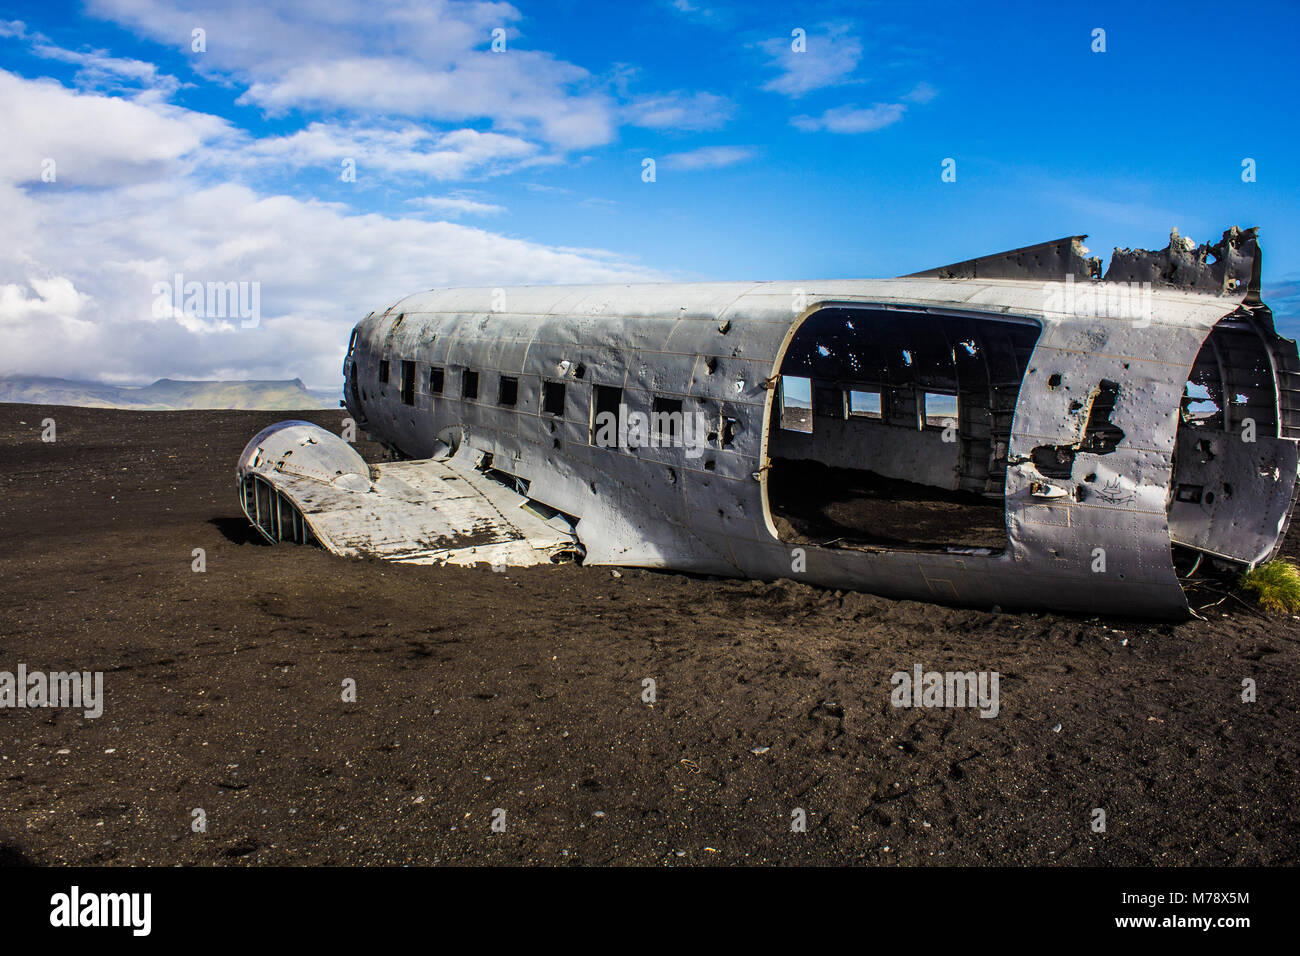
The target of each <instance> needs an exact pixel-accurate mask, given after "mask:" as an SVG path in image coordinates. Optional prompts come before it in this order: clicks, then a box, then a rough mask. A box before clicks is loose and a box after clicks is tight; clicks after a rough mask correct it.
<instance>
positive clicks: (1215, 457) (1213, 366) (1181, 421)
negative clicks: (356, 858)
mask: <svg viewBox="0 0 1300 956" xmlns="http://www.w3.org/2000/svg"><path fill="white" fill-rule="evenodd" d="M1283 344H1284V340H1282V339H1279V338H1278V337H1277V336H1276V334H1274V333H1273V332H1272V330H1271V322H1269V323H1264V322H1262V321H1259V320H1257V319H1256V318H1254V317H1253V316H1252V313H1251V311H1250V310H1249V309H1248V308H1247V307H1245V306H1243V307H1242V308H1240V309H1238V310H1237V311H1236V312H1233V313H1232V314H1230V315H1228V316H1226V317H1224V318H1223V319H1221V320H1220V321H1219V322H1218V323H1217V324H1216V325H1215V327H1214V328H1213V329H1212V330H1211V332H1210V334H1209V335H1208V336H1207V337H1206V339H1205V341H1204V343H1203V344H1202V345H1201V350H1200V352H1199V353H1198V355H1197V356H1196V362H1195V363H1194V364H1193V366H1192V370H1191V374H1190V375H1189V376H1188V381H1187V385H1186V387H1185V390H1184V393H1183V399H1182V402H1181V406H1180V408H1179V417H1178V432H1177V437H1176V439H1175V442H1174V452H1173V477H1172V480H1171V482H1170V487H1169V499H1168V508H1169V536H1170V539H1171V540H1172V541H1173V543H1174V545H1175V546H1176V548H1175V559H1176V560H1177V561H1178V564H1179V566H1180V569H1181V567H1182V565H1183V564H1184V563H1186V561H1187V560H1188V556H1187V555H1186V554H1184V553H1180V550H1179V549H1190V550H1191V551H1192V552H1203V553H1206V554H1210V555H1214V556H1216V557H1220V558H1228V559H1231V560H1233V561H1237V562H1240V563H1241V564H1246V565H1250V564H1255V563H1257V562H1259V561H1262V560H1265V559H1267V558H1268V557H1270V556H1271V555H1273V554H1274V553H1276V550H1277V549H1278V548H1279V547H1280V545H1281V542H1282V537H1283V535H1284V534H1285V531H1286V527H1287V524H1288V522H1289V514H1290V510H1291V504H1292V501H1293V498H1294V494H1295V469H1296V465H1295V462H1296V454H1295V437H1296V429H1295V428H1294V426H1293V425H1290V424H1288V423H1289V422H1293V421H1294V420H1295V417H1296V415H1295V406H1296V404H1297V397H1296V392H1295V391H1294V390H1289V389H1288V390H1279V388H1278V378H1279V375H1280V374H1285V375H1290V376H1291V377H1295V376H1294V374H1293V373H1291V372H1289V370H1287V369H1285V368H1284V369H1283V370H1282V371H1281V372H1280V371H1279V370H1278V369H1277V368H1275V364H1276V363H1278V362H1286V357H1287V352H1286V351H1283V350H1281V349H1280V346H1281V345H1283ZM1285 344H1286V345H1287V346H1289V354H1290V355H1291V356H1292V358H1291V363H1292V364H1293V363H1294V348H1295V347H1294V345H1291V344H1290V343H1285ZM1279 418H1280V419H1281V422H1282V424H1281V426H1280V425H1279ZM1191 560H1192V561H1193V562H1194V561H1195V559H1194V557H1193V558H1191Z"/></svg>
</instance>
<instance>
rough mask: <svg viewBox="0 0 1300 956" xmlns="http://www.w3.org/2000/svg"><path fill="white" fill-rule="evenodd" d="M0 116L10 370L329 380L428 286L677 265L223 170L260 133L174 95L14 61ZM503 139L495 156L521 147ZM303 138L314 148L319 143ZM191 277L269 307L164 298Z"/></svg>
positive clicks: (2, 281) (6, 366)
mask: <svg viewBox="0 0 1300 956" xmlns="http://www.w3.org/2000/svg"><path fill="white" fill-rule="evenodd" d="M0 118H2V119H0V124H2V125H3V136H4V141H5V143H6V147H7V148H6V149H5V150H4V151H0V215H3V216H4V218H5V222H6V229H5V230H2V231H0V330H2V334H3V336H4V341H5V350H4V354H3V356H0V374H14V373H19V372H22V373H28V374H45V375H58V376H63V377H71V378H94V379H101V380H105V381H113V382H139V381H142V380H149V379H152V378H156V377H159V376H170V377H175V378H292V377H294V376H298V377H301V378H302V379H304V380H305V381H307V382H308V383H309V384H311V385H313V386H329V385H331V384H333V383H335V382H336V381H338V379H339V376H340V366H341V361H342V353H343V348H344V346H345V344H346V340H347V330H348V328H349V327H350V326H351V325H352V324H353V323H354V322H356V321H357V320H358V319H359V318H361V317H362V316H364V315H365V314H366V313H367V312H369V311H371V310H372V309H375V308H383V307H386V306H387V305H389V304H391V303H392V302H393V301H394V300H395V299H397V298H398V297H400V296H402V295H404V294H407V293H410V292H412V291H414V290H417V289H422V288H430V287H434V286H451V285H484V286H501V285H511V284H520V283H548V282H623V281H647V280H653V279H657V278H662V277H661V276H659V275H658V274H657V273H655V272H653V271H652V270H649V269H646V268H643V267H641V266H638V265H637V264H635V263H631V262H628V261H626V260H625V259H622V258H620V257H618V256H616V255H614V254H612V253H607V252H603V251H591V250H568V249H560V248H554V247H548V246H545V245H542V244H539V243H536V242H530V241H528V240H526V239H518V238H509V237H505V236H502V235H499V234H496V233H492V232H489V231H486V230H483V229H478V228H473V227H470V226H466V225H461V224H458V223H452V222H445V221H438V222H431V221H426V220H423V219H416V218H399V217H393V216H389V215H380V214H377V213H359V212H356V211H353V210H351V209H349V208H347V207H346V206H344V205H341V204H338V203H328V202H321V201H318V200H310V199H302V198H296V197H292V196H287V195H275V194H264V193H260V192H258V191H256V190H255V189H253V188H251V187H250V186H248V185H246V184H242V183H236V182H229V181H219V180H218V178H217V176H218V174H219V172H220V164H219V163H212V162H208V161H207V160H206V159H205V157H210V156H219V157H220V156H224V155H226V151H227V150H228V149H229V148H230V142H229V141H230V139H231V138H232V137H234V138H236V139H238V137H239V136H244V137H245V138H246V137H247V134H240V133H237V132H235V131H232V130H231V128H230V127H229V125H228V124H227V123H226V122H225V121H224V120H221V119H219V118H217V117H213V116H208V115H206V114H202V113H196V112H193V111H188V110H185V109H183V108H180V107H177V106H173V105H169V104H166V103H162V102H157V101H149V100H143V99H136V100H130V99H124V98H121V97H109V96H103V95H99V94H97V93H90V92H83V91H77V90H72V89H68V88H66V87H63V86H61V85H60V84H58V83H55V82H53V81H49V80H28V79H24V78H22V77H18V76H15V75H13V74H11V73H7V72H4V71H0ZM318 132H319V131H318ZM333 132H337V131H333ZM398 132H399V133H400V131H398ZM461 132H462V133H466V132H468V133H472V132H474V131H461ZM321 135H322V136H323V137H324V138H323V139H322V140H321V142H323V143H325V144H327V145H328V146H329V148H330V149H332V148H333V147H334V146H335V145H337V144H336V143H334V142H333V141H332V140H330V139H329V132H328V131H327V132H325V133H323V134H321ZM340 135H341V134H340ZM352 135H353V136H354V137H355V138H356V139H357V140H358V141H360V142H362V143H363V144H364V143H366V142H369V143H371V144H372V145H373V143H374V141H375V140H374V138H373V137H372V138H371V139H370V140H366V138H365V136H364V135H362V134H361V133H358V132H357V131H356V130H352ZM452 135H453V139H452V140H451V142H450V143H448V142H447V141H446V139H445V137H444V138H443V139H440V140H439V141H438V143H437V146H438V147H439V148H442V149H445V150H449V151H451V152H456V151H457V150H459V151H460V152H462V153H463V152H466V151H469V152H472V151H473V149H474V148H476V144H481V143H482V142H483V140H482V139H481V137H485V136H490V135H495V134H478V137H477V138H476V137H472V136H462V137H459V138H455V136H454V134H452ZM379 142H380V143H381V144H383V143H384V141H383V140H382V137H380V139H379ZM486 142H487V143H488V146H487V147H486V153H485V154H484V155H486V156H489V157H492V156H497V155H499V153H500V152H501V151H502V150H504V152H505V153H506V154H509V152H510V147H509V146H508V145H506V144H502V143H500V142H497V141H496V140H491V139H489V140H487V141H486ZM244 145H246V146H249V147H250V148H251V149H252V151H253V153H255V154H258V155H264V156H271V155H276V151H277V149H284V144H283V143H277V142H276V141H275V140H271V141H269V142H268V143H267V144H262V145H259V143H258V142H257V141H256V140H253V141H251V142H249V141H247V139H246V140H245V141H244ZM387 145H388V146H390V147H393V148H394V150H395V149H396V147H395V146H394V144H393V143H391V142H390V143H387ZM300 146H301V148H302V149H304V150H306V151H307V152H310V144H309V143H300ZM321 148H324V147H321ZM259 150H260V151H261V152H260V153H259ZM288 152H292V150H289V151H288ZM288 152H286V153H285V155H288ZM435 152H436V150H435ZM374 155H381V154H380V153H375V154H374ZM520 155H521V156H522V155H523V151H522V150H521V151H520ZM43 157H53V158H55V159H56V160H57V169H58V176H57V180H56V181H55V182H45V181H43V180H42V179H41V177H40V170H41V159H42V158H43ZM524 158H526V157H524ZM70 186H83V187H93V188H89V189H86V188H68V187H70ZM453 198H454V197H453ZM485 205H486V204H485ZM465 211H468V209H466V210H465ZM178 275H179V276H180V277H182V279H181V281H183V282H185V283H188V282H200V283H209V282H220V283H228V282H247V283H257V288H258V290H259V297H260V305H261V314H260V321H259V322H258V324H257V325H256V327H254V328H245V327H243V324H242V323H240V322H234V321H225V320H223V319H222V318H221V317H214V316H209V315H200V316H189V315H186V314H185V313H184V312H182V313H181V314H179V315H178V314H176V313H175V312H174V311H172V310H167V309H164V310H161V312H160V313H158V312H156V311H155V304H156V303H155V300H156V296H157V293H156V291H155V290H156V288H157V287H158V285H159V284H160V283H164V284H166V283H174V282H175V277H176V276H178Z"/></svg>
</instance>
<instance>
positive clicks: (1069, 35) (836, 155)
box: [0, 0, 1300, 387]
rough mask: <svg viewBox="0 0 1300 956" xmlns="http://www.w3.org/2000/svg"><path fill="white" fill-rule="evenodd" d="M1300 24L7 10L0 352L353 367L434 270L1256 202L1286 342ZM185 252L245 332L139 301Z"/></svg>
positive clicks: (68, 6)
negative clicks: (357, 331) (496, 35)
mask: <svg viewBox="0 0 1300 956" xmlns="http://www.w3.org/2000/svg"><path fill="white" fill-rule="evenodd" d="M195 28H201V29H203V30H204V31H205V41H206V42H205V45H206V49H205V50H202V51H197V52H196V51H195V50H193V49H192V36H193V32H192V31H193V30H194V29H195ZM498 28H500V29H503V30H504V31H505V52H502V53H494V52H493V51H492V50H491V44H492V33H493V30H494V29H498ZM1098 28H1100V29H1102V30H1104V31H1105V52H1094V51H1093V49H1092V46H1093V44H1094V39H1093V31H1094V30H1095V29H1098ZM795 30H802V31H803V33H804V35H805V37H806V49H805V50H804V51H803V52H798V53H796V52H795V51H794V50H793V49H792V48H791V47H792V31H795ZM1298 36H1300V8H1297V6H1296V5H1293V4H1290V3H1285V4H1284V3H1258V4H1254V5H1252V6H1251V7H1250V8H1249V10H1246V9H1244V8H1243V9H1241V10H1235V11H1234V10H1231V9H1229V8H1225V7H1223V6H1222V4H1210V3H1204V4H1196V3H1192V4H1183V5H1181V6H1180V7H1179V9H1178V11H1177V12H1174V11H1173V9H1172V8H1170V7H1168V6H1164V5H1156V4H1152V5H1145V4H1135V3H1125V4H1107V3H1098V4H1091V5H1087V6H1086V7H1084V6H1082V5H1071V6H1060V5H1049V4H1030V3H1023V4H1005V5H996V4H988V3H980V4H964V3H947V2H917V3H880V4H874V3H856V4H843V3H807V4H790V3H780V4H777V3H760V2H748V3H742V4H720V3H719V4H712V3H708V2H707V0H677V2H672V0H662V2H645V3H639V4H623V3H607V2H606V3H578V2H552V3H544V4H543V3H536V4H533V3H526V2H517V3H514V4H504V3H478V2H456V3H450V2H442V3H436V2H435V3H417V2H414V0H388V2H381V3H373V2H363V0H322V2H319V3H313V4H305V5H296V4H275V3H268V2H258V3H236V2H228V0H213V2H192V3H191V2H168V0H91V2H89V3H85V4H82V3H58V2H55V3H49V2H46V3H31V4H25V3H17V4H15V3H7V4H0V136H3V139H4V140H5V142H6V146H7V148H6V150H5V154H6V155H5V158H0V213H3V214H4V215H5V219H6V222H7V223H9V229H8V235H7V237H5V238H0V330H3V332H4V334H5V337H6V340H7V341H8V342H9V343H10V347H9V348H8V349H7V355H5V356H4V357H3V358H2V359H0V372H4V373H8V374H15V373H20V374H48V375H62V376H65V377H77V378H101V379H104V380H108V381H116V382H143V381H148V380H151V379H153V378H156V377H159V376H164V375H167V376H171V377H177V378H203V377H227V378H245V377H248V378H285V377H293V376H295V375H297V376H301V377H302V378H304V379H305V380H306V381H307V382H308V384H310V385H313V386H320V387H329V386H332V385H334V384H336V382H337V379H338V374H339V373H338V362H339V359H340V358H341V353H342V349H343V347H344V345H345V343H346V337H347V330H348V328H349V327H350V326H351V325H352V323H353V322H355V321H356V320H357V319H358V318H360V316H362V315H364V314H365V313H366V312H368V311H370V309H372V308H375V307H377V306H382V305H385V304H387V303H388V302H391V301H392V300H394V299H396V298H397V297H399V296H401V295H403V294H405V293H408V292H411V291H415V290H418V289H422V288H428V287H431V286H446V285H488V286H497V285H510V284H516V283H533V282H565V281H581V282H589V281H628V280H630V281H638V280H639V281H644V280H648V279H667V280H692V279H786V278H789V279H799V278H820V277H826V278H851V277H876V276H889V275H897V274H901V273H905V272H910V271H915V270H918V269H922V268H926V267H930V266H934V265H938V264H941V263H944V262H949V261H954V260H958V259H963V258H967V257H970V256H974V255H979V254H983V253H989V252H995V251H998V250H1001V249H1006V248H1012V247H1015V246H1020V245H1025V244H1028V243H1032V242H1036V241H1041V240H1046V239H1051V238H1056V237H1059V236H1063V235H1069V234H1073V233H1076V232H1085V233H1088V234H1089V235H1090V239H1089V241H1088V245H1089V247H1090V248H1091V249H1092V251H1093V252H1094V253H1096V254H1100V255H1102V256H1104V257H1106V256H1109V254H1110V250H1111V248H1112V247H1113V246H1115V245H1124V246H1144V247H1148V248H1160V247H1163V246H1164V244H1165V242H1166V241H1167V239H1168V235H1169V230H1170V228H1171V227H1175V226H1176V227H1177V228H1178V229H1179V230H1180V232H1181V233H1182V234H1183V235H1185V236H1191V237H1192V238H1193V239H1195V240H1197V241H1202V240H1206V239H1211V240H1213V239H1216V238H1217V237H1218V235H1219V234H1220V232H1221V231H1222V230H1223V229H1225V228H1226V227H1228V226H1229V225H1232V224H1238V225H1242V226H1247V225H1257V226H1259V227H1260V236H1261V244H1262V246H1263V249H1264V253H1265V272H1264V280H1265V287H1266V295H1265V299H1266V301H1268V302H1269V303H1270V304H1271V305H1272V306H1273V307H1274V308H1275V310H1276V311H1277V312H1278V314H1279V317H1280V319H1281V322H1280V324H1281V326H1282V328H1283V330H1284V331H1285V332H1286V333H1287V334H1290V335H1295V334H1296V333H1297V332H1300V215H1297V214H1298V213H1300V202H1298V198H1297V193H1298V191H1297V189H1296V187H1295V180H1294V175H1295V174H1294V173H1293V171H1292V169H1293V166H1294V158H1295V157H1296V155H1297V154H1298V153H1300V150H1298V149H1297V146H1298V145H1300V144H1298V143H1297V136H1298V134H1297V123H1296V120H1297V114H1298V111H1297V108H1296V106H1297V103H1296V99H1297V93H1296V87H1297V83H1296V79H1295V65H1294V64H1295V61H1296V56H1295V54H1296V48H1297V40H1296V38H1297V37H1298ZM647 158H650V159H653V160H654V161H655V163H656V177H655V181H654V182H645V181H643V177H642V169H643V161H644V160H645V159H647ZM946 158H952V159H954V160H955V161H956V174H957V175H956V181H955V182H943V181H941V176H940V173H941V163H942V162H943V160H944V159H946ZM1247 158H1249V159H1253V160H1254V161H1255V167H1256V181H1254V182H1249V183H1248V182H1243V181H1242V163H1243V160H1245V159H1247ZM348 159H351V160H352V161H353V162H354V163H355V169H356V177H355V181H344V180H343V179H342V178H341V175H340V172H341V169H342V163H343V162H344V161H345V160H348ZM48 160H54V162H55V168H56V169H57V171H58V175H57V178H56V179H55V180H54V181H46V180H45V179H43V178H42V170H43V169H44V168H45V167H44V166H43V165H42V164H43V163H45V162H46V161H48ZM176 272H182V273H183V274H184V275H185V277H186V278H187V280H188V279H197V280H199V281H243V280H248V281H255V282H258V283H260V288H261V310H262V312H261V318H260V321H259V323H258V325H257V327H256V328H244V327H242V326H241V324H240V323H239V322H238V321H235V322H233V323H232V322H226V321H222V320H221V319H218V318H213V317H211V316H192V315H190V316H187V315H162V316H160V315H157V314H151V308H152V305H153V302H154V299H155V298H156V296H155V295H154V294H153V287H154V286H155V284H156V283H157V282H160V281H162V282H166V281H170V279H171V277H172V276H173V275H174V274H175V273H176Z"/></svg>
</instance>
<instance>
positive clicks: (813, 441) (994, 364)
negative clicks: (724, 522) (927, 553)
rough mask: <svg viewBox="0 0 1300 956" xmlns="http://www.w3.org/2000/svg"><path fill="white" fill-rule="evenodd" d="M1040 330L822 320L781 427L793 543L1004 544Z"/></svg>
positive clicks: (786, 375)
mask: <svg viewBox="0 0 1300 956" xmlns="http://www.w3.org/2000/svg"><path fill="white" fill-rule="evenodd" d="M1038 334H1039V329H1038V326H1037V325H1034V324H1030V323H1024V322H1017V321H1014V320H1000V319H983V318H973V317H963V316H941V315H932V314H929V313H920V312H914V313H909V312H902V311H893V310H891V311H883V310H875V309H841V308H829V309H822V310H820V311H818V312H816V313H814V314H813V315H811V316H810V317H809V318H808V319H807V320H806V321H805V322H804V323H803V325H802V326H800V328H799V329H798V330H797V331H796V333H795V335H794V337H793V339H792V340H791V342H790V346H789V348H788V350H787V351H786V354H785V357H784V359H783V360H782V363H781V368H780V378H779V379H778V382H777V389H778V393H777V395H776V397H775V400H774V401H773V403H772V409H773V411H772V416H771V421H770V422H769V427H768V436H769V437H768V457H769V459H770V461H771V470H770V472H769V474H768V477H767V492H768V506H769V509H770V511H771V515H772V520H773V524H774V525H775V526H776V529H777V533H778V536H779V538H780V539H781V540H782V541H788V542H791V543H799V544H812V545H819V546H824V547H834V548H857V549H864V550H875V549H900V550H938V551H944V550H959V551H969V550H977V551H986V552H990V553H991V552H996V551H1001V550H1002V549H1004V548H1005V547H1006V542H1007V531H1006V511H1005V503H1004V486H1005V483H1006V468H1007V461H1006V452H1007V448H1008V445H1009V443H1010V438H1011V420H1012V417H1013V415H1014V412H1015V406H1016V399H1017V396H1018V394H1019V391H1020V384H1021V380H1022V378H1023V377H1024V374H1025V369H1026V365H1027V362H1028V359H1029V356H1030V354H1031V353H1032V351H1033V348H1034V343H1035V342H1036V341H1037V339H1038ZM954 343H958V344H960V347H954Z"/></svg>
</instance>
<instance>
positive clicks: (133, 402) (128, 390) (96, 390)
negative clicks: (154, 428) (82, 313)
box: [0, 375, 343, 411]
mask: <svg viewBox="0 0 1300 956" xmlns="http://www.w3.org/2000/svg"><path fill="white" fill-rule="evenodd" d="M342 392H343V390H342V389H341V388H340V389H339V390H338V391H337V392H333V391H327V390H325V389H308V388H307V387H306V386H305V385H303V383H302V380H301V379H296V378H295V379H293V380H292V381H288V382H178V381H175V380H174V379H170V378H160V379H158V381H156V382H154V383H153V384H152V385H143V386H136V387H130V386H118V385H102V384H100V383H98V382H73V381H69V380H67V379H62V378H40V377H37V376H30V375H14V376H10V377H8V378H0V402H20V403H22V404H25V405H79V406H82V407H84V408H133V409H137V410H139V411H176V410H179V409H196V408H241V409H259V410H268V411H289V410H292V409H300V408H338V404H339V399H340V398H341V397H342Z"/></svg>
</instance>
